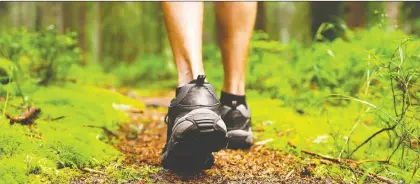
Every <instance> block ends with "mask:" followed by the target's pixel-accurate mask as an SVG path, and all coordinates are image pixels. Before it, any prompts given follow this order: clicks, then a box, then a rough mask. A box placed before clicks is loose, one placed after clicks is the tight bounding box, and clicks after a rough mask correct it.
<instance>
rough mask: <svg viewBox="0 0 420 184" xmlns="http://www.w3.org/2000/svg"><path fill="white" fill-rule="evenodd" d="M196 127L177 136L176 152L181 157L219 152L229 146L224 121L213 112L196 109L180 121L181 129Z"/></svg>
mask: <svg viewBox="0 0 420 184" xmlns="http://www.w3.org/2000/svg"><path fill="white" fill-rule="evenodd" d="M188 125H189V127H191V126H194V128H191V129H190V130H186V131H184V132H183V133H182V135H180V136H177V137H175V138H178V139H177V140H175V142H176V145H175V147H174V150H178V151H179V154H181V155H192V154H197V153H211V152H217V151H219V150H221V149H223V148H226V146H227V142H228V139H227V135H226V133H227V130H226V125H225V123H224V122H223V120H222V119H221V118H220V117H219V116H218V115H217V114H216V113H214V112H213V111H211V110H208V109H196V110H194V111H191V112H190V113H189V114H188V115H187V116H186V117H185V119H183V118H182V119H180V123H179V124H178V125H177V126H179V127H186V126H188Z"/></svg>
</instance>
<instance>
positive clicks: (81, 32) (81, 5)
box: [78, 2, 87, 65]
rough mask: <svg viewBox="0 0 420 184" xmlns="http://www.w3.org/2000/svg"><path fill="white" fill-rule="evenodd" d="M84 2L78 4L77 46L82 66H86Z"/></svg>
mask: <svg viewBox="0 0 420 184" xmlns="http://www.w3.org/2000/svg"><path fill="white" fill-rule="evenodd" d="M85 6H86V2H79V5H78V7H79V21H78V22H79V44H80V49H81V50H82V57H83V64H84V65H86V64H87V57H86V55H87V40H86V7H85Z"/></svg>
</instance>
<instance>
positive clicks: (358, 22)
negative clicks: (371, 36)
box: [344, 2, 366, 28]
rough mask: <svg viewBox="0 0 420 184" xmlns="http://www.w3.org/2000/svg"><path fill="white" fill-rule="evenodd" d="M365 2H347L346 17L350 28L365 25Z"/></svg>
mask: <svg viewBox="0 0 420 184" xmlns="http://www.w3.org/2000/svg"><path fill="white" fill-rule="evenodd" d="M365 5H366V3H365V2H345V8H344V19H345V20H346V23H347V26H348V27H350V28H363V27H364V26H365V21H366V16H365Z"/></svg>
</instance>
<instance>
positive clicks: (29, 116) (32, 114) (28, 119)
mask: <svg viewBox="0 0 420 184" xmlns="http://www.w3.org/2000/svg"><path fill="white" fill-rule="evenodd" d="M40 112H41V109H40V108H35V107H30V108H29V110H28V111H26V112H24V113H23V114H22V115H21V116H11V115H10V114H9V113H7V112H6V113H5V115H6V117H7V118H8V119H9V120H10V124H12V125H13V124H14V123H21V124H27V125H31V124H33V121H34V120H35V119H36V118H37V116H38V114H39V113H40Z"/></svg>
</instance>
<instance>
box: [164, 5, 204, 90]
mask: <svg viewBox="0 0 420 184" xmlns="http://www.w3.org/2000/svg"><path fill="white" fill-rule="evenodd" d="M162 9H163V14H164V17H165V23H166V28H167V31H168V35H169V41H170V43H171V47H172V52H173V54H174V58H175V62H176V66H177V70H178V86H183V85H184V84H187V83H188V82H190V81H191V80H193V79H194V78H196V77H197V75H199V74H204V69H203V62H202V53H201V52H202V32H203V11H204V5H203V2H162Z"/></svg>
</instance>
